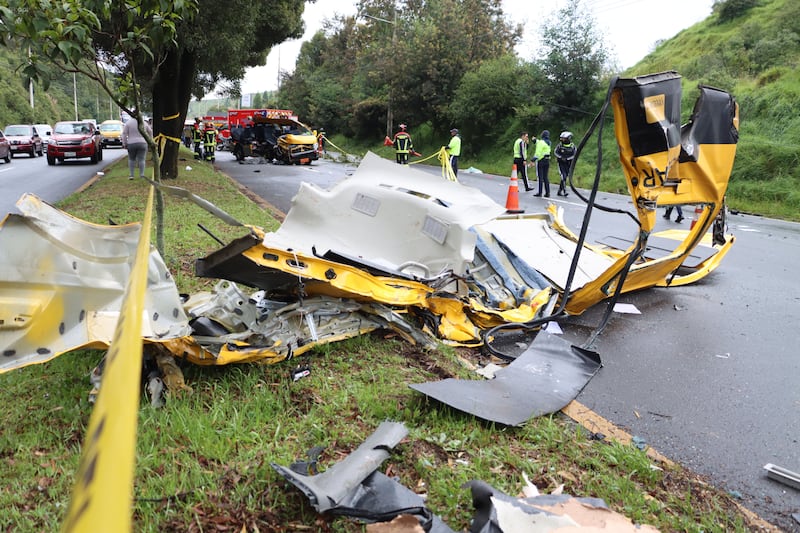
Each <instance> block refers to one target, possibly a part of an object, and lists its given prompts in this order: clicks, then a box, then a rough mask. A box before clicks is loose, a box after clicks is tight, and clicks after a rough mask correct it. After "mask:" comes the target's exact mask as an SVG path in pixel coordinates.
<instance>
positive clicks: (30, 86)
mask: <svg viewBox="0 0 800 533" xmlns="http://www.w3.org/2000/svg"><path fill="white" fill-rule="evenodd" d="M28 57H31V48H30V47H28ZM28 93H29V98H30V101H31V109H33V108H34V107H33V78H28Z"/></svg>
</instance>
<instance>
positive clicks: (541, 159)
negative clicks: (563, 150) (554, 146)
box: [533, 130, 550, 198]
mask: <svg viewBox="0 0 800 533" xmlns="http://www.w3.org/2000/svg"><path fill="white" fill-rule="evenodd" d="M533 161H534V162H535V163H536V175H537V176H538V177H539V192H537V193H536V194H534V196H541V195H542V187H544V197H545V198H550V179H549V177H548V174H549V172H550V132H549V131H547V130H544V131H542V136H541V138H539V139H537V140H536V144H535V145H534V150H533Z"/></svg>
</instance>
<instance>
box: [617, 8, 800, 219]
mask: <svg viewBox="0 0 800 533" xmlns="http://www.w3.org/2000/svg"><path fill="white" fill-rule="evenodd" d="M723 7H724V8H725V9H722V8H723ZM798 61H800V3H798V2H796V1H795V0H727V2H719V3H718V5H717V7H716V8H715V10H714V14H713V15H712V16H711V17H709V18H708V19H706V20H704V21H702V22H700V23H698V24H696V25H694V26H692V27H691V28H688V29H686V30H684V31H682V32H681V33H679V34H678V35H676V36H675V37H673V38H672V39H669V40H667V41H665V42H663V43H661V44H660V45H659V46H658V47H657V48H656V50H654V51H653V52H652V53H651V54H650V55H648V56H647V57H645V58H644V59H643V60H642V61H641V62H640V63H639V64H637V65H636V66H634V67H633V68H632V69H630V70H629V71H628V72H627V73H626V74H644V73H648V72H659V71H663V70H675V71H677V72H678V73H679V74H681V76H683V77H684V95H685V96H684V98H685V99H686V96H689V97H690V98H691V100H690V101H689V102H687V101H686V100H684V111H685V112H686V113H690V112H691V109H692V108H691V103H693V101H694V98H695V95H696V92H694V93H693V92H692V91H691V89H693V88H695V87H696V86H697V84H698V83H702V84H704V85H711V86H713V87H718V88H720V89H724V90H727V91H730V92H731V93H732V94H733V95H734V96H735V97H736V99H737V101H738V102H739V108H740V119H741V124H740V134H741V136H740V139H739V147H738V151H737V155H736V162H735V164H734V169H733V176H732V179H731V183H730V188H729V194H728V200H729V204H730V205H731V206H732V207H733V208H738V209H740V210H743V211H747V212H752V213H759V214H763V215H767V216H773V217H779V218H785V219H789V220H800V169H799V168H798V159H799V158H800V150H799V149H798V148H800V114H798V107H797V106H798V102H800V73H798V71H797V65H798Z"/></svg>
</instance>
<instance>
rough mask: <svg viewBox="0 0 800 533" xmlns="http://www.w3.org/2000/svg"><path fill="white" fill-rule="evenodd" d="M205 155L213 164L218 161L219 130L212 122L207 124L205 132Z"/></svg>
mask: <svg viewBox="0 0 800 533" xmlns="http://www.w3.org/2000/svg"><path fill="white" fill-rule="evenodd" d="M203 154H204V156H205V157H204V159H205V160H206V161H211V162H212V163H213V162H214V161H216V160H217V130H216V129H215V128H214V124H213V123H212V122H206V128H205V130H204V131H203Z"/></svg>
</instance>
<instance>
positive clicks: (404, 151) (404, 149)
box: [392, 124, 414, 165]
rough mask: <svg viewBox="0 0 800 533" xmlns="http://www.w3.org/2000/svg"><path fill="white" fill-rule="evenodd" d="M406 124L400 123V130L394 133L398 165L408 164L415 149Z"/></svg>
mask: <svg viewBox="0 0 800 533" xmlns="http://www.w3.org/2000/svg"><path fill="white" fill-rule="evenodd" d="M407 127H408V126H406V125H405V124H400V131H398V132H397V133H395V134H394V141H393V142H392V144H393V145H394V155H395V158H396V160H397V164H398V165H407V164H408V156H409V154H411V153H412V152H413V151H414V145H413V144H412V143H411V135H409V133H408V132H407V131H406V128H407Z"/></svg>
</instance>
